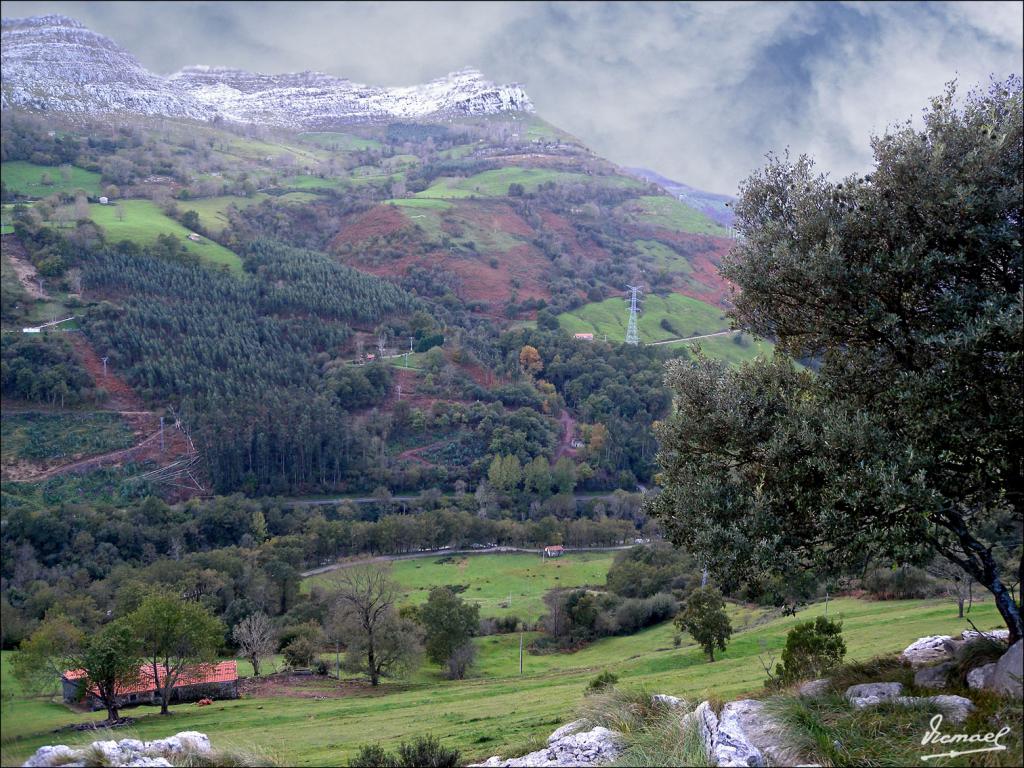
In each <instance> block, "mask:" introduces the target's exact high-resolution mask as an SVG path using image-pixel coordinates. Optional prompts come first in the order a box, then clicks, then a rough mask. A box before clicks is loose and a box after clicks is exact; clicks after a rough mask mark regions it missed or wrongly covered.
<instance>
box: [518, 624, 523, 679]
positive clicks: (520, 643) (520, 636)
mask: <svg viewBox="0 0 1024 768" xmlns="http://www.w3.org/2000/svg"><path fill="white" fill-rule="evenodd" d="M519 627H520V629H519V675H520V676H522V625H519Z"/></svg>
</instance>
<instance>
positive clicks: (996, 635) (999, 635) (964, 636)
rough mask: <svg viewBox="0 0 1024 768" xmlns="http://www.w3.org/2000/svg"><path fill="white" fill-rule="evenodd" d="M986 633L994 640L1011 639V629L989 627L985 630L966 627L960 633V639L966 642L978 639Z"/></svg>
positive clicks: (1004, 640) (986, 635)
mask: <svg viewBox="0 0 1024 768" xmlns="http://www.w3.org/2000/svg"><path fill="white" fill-rule="evenodd" d="M982 635H984V636H985V637H990V638H992V639H993V640H1002V641H1003V642H1004V643H1005V642H1006V641H1008V640H1009V639H1010V630H1008V629H989V630H986V631H984V632H979V631H978V630H976V629H965V630H964V631H963V632H961V633H960V639H961V640H964V641H966V642H970V641H971V640H977V639H978V638H979V637H981V636H982Z"/></svg>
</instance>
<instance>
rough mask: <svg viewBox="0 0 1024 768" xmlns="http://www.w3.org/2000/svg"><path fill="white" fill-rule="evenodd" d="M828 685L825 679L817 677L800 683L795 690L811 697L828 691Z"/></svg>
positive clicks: (822, 694)
mask: <svg viewBox="0 0 1024 768" xmlns="http://www.w3.org/2000/svg"><path fill="white" fill-rule="evenodd" d="M830 685H831V684H830V683H829V681H828V680H827V679H825V678H819V679H818V680H808V681H807V682H806V683H801V684H800V687H799V688H797V689H796V691H797V693H798V694H800V695H801V696H806V697H808V698H811V699H813V698H816V697H818V696H824V695H825V694H826V693H828V690H829V687H830Z"/></svg>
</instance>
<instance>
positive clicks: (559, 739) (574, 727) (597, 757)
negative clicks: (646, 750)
mask: <svg viewBox="0 0 1024 768" xmlns="http://www.w3.org/2000/svg"><path fill="white" fill-rule="evenodd" d="M585 727H586V726H585V725H584V724H583V723H582V721H576V722H573V723H569V724H568V725H563V726H562V727H561V728H559V729H558V730H557V731H555V732H554V733H552V734H551V736H549V737H548V745H547V747H546V748H545V749H541V750H538V751H537V752H531V753H530V754H528V755H523V756H522V757H514V758H502V757H499V756H497V755H495V756H494V757H490V758H488V759H487V760H485V761H484V762H482V763H476V765H478V766H486V767H487V768H499V766H500V767H501V768H506V766H507V767H508V768H513V767H514V766H523V767H524V768H526V767H529V768H533V766H551V767H552V768H554V766H577V765H578V766H590V765H605V764H607V763H611V762H614V760H615V759H616V758H617V757H618V756H619V755H620V754H621V753H622V749H623V747H622V736H621V734H619V733H617V732H615V731H611V730H609V729H607V728H603V727H601V726H597V727H596V728H592V729H590V730H589V731H582V730H580V729H581V728H585Z"/></svg>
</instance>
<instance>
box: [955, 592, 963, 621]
mask: <svg viewBox="0 0 1024 768" xmlns="http://www.w3.org/2000/svg"><path fill="white" fill-rule="evenodd" d="M956 608H957V614H956V617H957V618H958V619H962V618H963V617H964V597H963V595H958V596H957V598H956Z"/></svg>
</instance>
